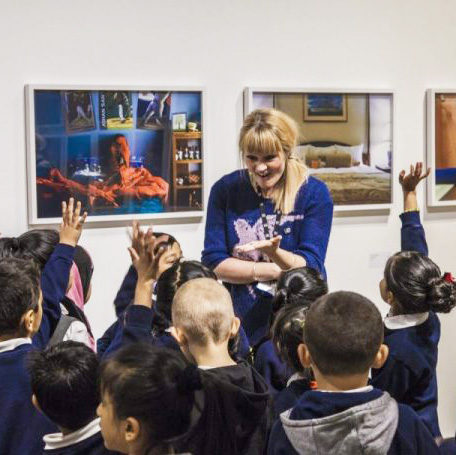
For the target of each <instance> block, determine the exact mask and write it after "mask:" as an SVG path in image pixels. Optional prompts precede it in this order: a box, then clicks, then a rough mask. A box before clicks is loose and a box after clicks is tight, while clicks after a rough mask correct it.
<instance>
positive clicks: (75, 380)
mask: <svg viewBox="0 0 456 455" xmlns="http://www.w3.org/2000/svg"><path fill="white" fill-rule="evenodd" d="M29 371H30V382H31V386H32V393H33V396H32V401H33V404H34V405H35V406H36V407H37V409H38V410H39V411H40V412H42V413H43V414H44V415H45V416H47V417H48V418H49V419H50V420H51V421H52V422H54V423H55V424H56V425H57V426H58V427H59V429H60V431H61V432H60V433H53V434H47V435H45V436H44V438H43V439H44V442H45V444H46V445H45V448H44V454H48V455H51V454H53V455H78V454H80V455H104V454H106V455H107V454H109V453H110V452H108V451H107V450H106V449H105V447H104V444H103V438H102V436H101V430H100V419H98V418H97V415H96V410H97V406H98V404H99V402H100V393H99V387H98V373H99V362H98V358H97V356H96V354H95V353H94V352H93V351H92V350H91V349H90V348H88V347H87V346H85V345H84V344H82V343H77V342H75V341H66V342H64V343H59V344H56V345H55V346H53V347H51V348H48V349H46V350H45V351H41V352H40V351H36V352H33V353H32V356H31V358H30V361H29Z"/></svg>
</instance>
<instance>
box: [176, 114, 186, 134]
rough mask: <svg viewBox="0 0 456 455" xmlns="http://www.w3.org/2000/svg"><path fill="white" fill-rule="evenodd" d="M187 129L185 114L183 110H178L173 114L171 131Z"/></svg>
mask: <svg viewBox="0 0 456 455" xmlns="http://www.w3.org/2000/svg"><path fill="white" fill-rule="evenodd" d="M186 130H187V114H186V113H185V112H178V113H176V114H173V131H186Z"/></svg>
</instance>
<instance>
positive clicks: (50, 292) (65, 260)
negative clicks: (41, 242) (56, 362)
mask: <svg viewBox="0 0 456 455" xmlns="http://www.w3.org/2000/svg"><path fill="white" fill-rule="evenodd" d="M73 255H74V248H73V247H72V246H70V245H65V244H62V243H59V244H58V245H57V246H56V247H55V249H54V251H53V252H52V255H51V257H50V258H49V259H48V261H47V262H46V265H45V267H44V270H43V273H42V274H41V290H42V292H43V318H42V320H41V325H40V328H39V330H38V333H37V334H36V335H35V336H34V337H33V339H32V343H33V345H34V346H36V347H37V348H39V349H44V348H45V347H46V345H47V343H48V341H49V339H50V338H51V336H52V334H53V333H54V330H55V328H56V326H57V324H58V322H59V320H60V316H61V314H62V312H61V310H60V302H61V301H62V299H63V297H65V293H66V289H67V286H68V279H69V277H70V270H71V265H72V264H73Z"/></svg>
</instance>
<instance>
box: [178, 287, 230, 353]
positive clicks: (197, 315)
mask: <svg viewBox="0 0 456 455" xmlns="http://www.w3.org/2000/svg"><path fill="white" fill-rule="evenodd" d="M233 319H234V310H233V302H232V300H231V296H230V293H229V292H228V291H227V290H226V288H225V287H224V286H223V285H221V284H220V283H219V282H217V281H216V280H214V279H212V278H195V279H193V280H190V281H187V282H186V283H184V284H183V285H182V286H181V287H180V288H179V289H178V290H177V292H176V295H175V296H174V300H173V304H172V321H173V326H174V327H176V328H179V329H181V330H182V331H183V332H184V333H185V334H186V335H187V337H188V339H189V340H190V341H191V342H193V343H195V344H198V345H200V346H205V345H207V343H208V342H209V341H213V342H214V343H215V344H220V343H223V342H224V341H227V340H228V339H229V336H230V331H231V326H232V323H233Z"/></svg>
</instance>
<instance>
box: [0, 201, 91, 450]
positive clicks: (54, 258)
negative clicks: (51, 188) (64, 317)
mask: <svg viewBox="0 0 456 455" xmlns="http://www.w3.org/2000/svg"><path fill="white" fill-rule="evenodd" d="M62 205H63V220H62V224H61V226H60V243H59V244H58V245H57V246H56V247H55V249H54V251H53V252H52V254H51V257H50V258H49V260H48V261H47V263H46V265H45V267H44V270H43V273H42V275H41V286H40V271H39V269H38V266H37V265H36V264H35V263H34V262H33V261H30V260H25V259H18V258H5V259H2V260H0V384H1V388H0V409H1V412H0V453H1V454H16V453H17V454H21V455H23V454H30V455H36V454H38V453H41V451H42V448H43V441H42V437H43V436H44V434H47V433H50V432H52V431H55V426H54V425H53V424H52V423H51V422H50V421H49V420H48V419H47V418H46V417H45V416H43V415H42V414H40V413H39V412H38V411H37V410H36V409H35V408H34V407H33V405H32V402H31V399H30V397H31V395H32V392H31V387H30V378H29V374H28V371H27V369H26V359H27V357H28V355H29V354H30V352H31V351H33V350H34V349H44V348H45V347H46V345H47V344H48V342H49V339H50V338H51V336H52V333H53V331H54V330H55V327H56V326H57V324H58V322H59V319H60V316H61V310H60V301H61V300H62V298H63V297H64V295H65V291H66V287H67V283H68V277H69V273H70V268H71V265H72V260H73V253H74V248H75V246H76V244H77V242H78V240H79V237H80V235H81V232H82V226H83V224H84V221H85V218H86V216H87V214H86V213H84V215H83V216H82V217H80V211H81V205H80V203H78V204H77V205H76V209H74V201H73V199H70V202H69V204H68V205H67V204H66V203H63V204H62ZM41 287H43V288H45V287H46V288H47V289H48V291H49V292H48V293H47V295H46V296H44V298H43V295H42V293H41Z"/></svg>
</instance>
